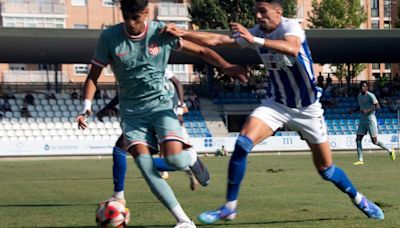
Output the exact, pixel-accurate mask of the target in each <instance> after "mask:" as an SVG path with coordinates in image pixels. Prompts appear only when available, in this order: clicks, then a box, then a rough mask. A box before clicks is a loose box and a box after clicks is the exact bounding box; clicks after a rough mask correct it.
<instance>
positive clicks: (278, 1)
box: [256, 0, 283, 7]
mask: <svg viewBox="0 0 400 228" xmlns="http://www.w3.org/2000/svg"><path fill="white" fill-rule="evenodd" d="M256 2H266V3H270V4H278V5H280V6H281V7H283V0H256Z"/></svg>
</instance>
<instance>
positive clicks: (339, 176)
mask: <svg viewBox="0 0 400 228" xmlns="http://www.w3.org/2000/svg"><path fill="white" fill-rule="evenodd" d="M319 174H320V175H321V176H322V178H324V179H325V180H328V181H331V182H332V183H334V184H335V185H336V187H338V188H339V189H340V190H342V192H344V193H346V194H347V195H349V197H350V198H352V199H354V197H356V194H357V189H356V188H355V187H354V186H353V184H352V183H351V181H350V179H349V178H348V177H347V176H346V174H345V173H344V171H343V170H342V169H340V168H339V167H336V166H335V165H332V166H331V167H329V168H327V169H325V170H324V171H320V172H319Z"/></svg>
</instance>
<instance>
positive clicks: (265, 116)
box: [250, 99, 328, 144]
mask: <svg viewBox="0 0 400 228" xmlns="http://www.w3.org/2000/svg"><path fill="white" fill-rule="evenodd" d="M323 114H324V110H323V109H322V106H321V103H319V102H315V103H314V104H312V105H309V106H307V107H304V108H300V109H296V108H289V107H287V106H285V105H282V104H279V103H277V102H275V101H273V100H270V99H267V100H264V101H263V103H262V105H261V106H260V107H258V108H256V109H255V110H254V111H253V112H252V113H251V114H250V116H254V117H257V118H258V119H260V120H262V121H264V122H265V123H266V124H267V125H268V126H269V127H270V128H271V129H272V130H273V131H276V130H277V129H278V128H281V127H283V126H286V127H287V128H289V129H290V130H292V131H297V132H299V134H300V136H301V138H302V139H304V140H306V141H307V142H308V143H310V144H321V143H324V142H326V141H328V132H327V129H326V124H325V119H324V116H323Z"/></svg>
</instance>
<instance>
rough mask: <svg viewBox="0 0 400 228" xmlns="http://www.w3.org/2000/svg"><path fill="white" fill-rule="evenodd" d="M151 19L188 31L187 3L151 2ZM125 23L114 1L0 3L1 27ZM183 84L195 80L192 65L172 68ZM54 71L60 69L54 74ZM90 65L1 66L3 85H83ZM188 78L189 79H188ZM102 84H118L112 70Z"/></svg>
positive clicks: (98, 26) (5, 0) (15, 0)
mask: <svg viewBox="0 0 400 228" xmlns="http://www.w3.org/2000/svg"><path fill="white" fill-rule="evenodd" d="M149 2H150V3H149V8H150V15H149V18H150V19H154V20H159V21H164V22H174V23H176V24H177V25H178V26H181V27H184V28H188V27H189V23H190V17H189V12H188V8H187V7H188V5H187V1H185V0H176V1H175V0H150V1H149ZM120 22H122V15H121V12H120V9H119V6H118V4H117V3H116V1H115V0H0V25H1V26H4V27H38V28H66V29H105V28H107V27H109V26H112V25H114V24H117V23H120ZM168 67H169V68H171V69H172V70H173V71H174V73H175V75H176V76H177V77H178V78H180V79H181V80H182V81H183V82H188V81H193V80H196V77H197V75H196V74H193V70H192V67H191V66H190V65H177V64H176V65H169V66H168ZM55 68H58V71H57V73H55ZM89 68H90V66H89V65H87V64H80V63H77V64H62V65H59V66H57V65H52V64H25V63H20V64H0V81H1V82H47V81H50V82H53V81H55V75H57V76H58V80H57V81H62V82H83V81H84V80H85V79H86V76H87V73H88V70H89ZM188 76H189V77H188ZM99 82H115V78H114V76H113V74H112V71H111V69H110V68H106V69H105V70H103V74H102V76H101V77H100V79H99Z"/></svg>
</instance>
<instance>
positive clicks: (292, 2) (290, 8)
mask: <svg viewBox="0 0 400 228" xmlns="http://www.w3.org/2000/svg"><path fill="white" fill-rule="evenodd" d="M283 4H284V5H283V15H284V16H285V17H288V18H294V17H296V15H297V1H296V0H286V1H283Z"/></svg>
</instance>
